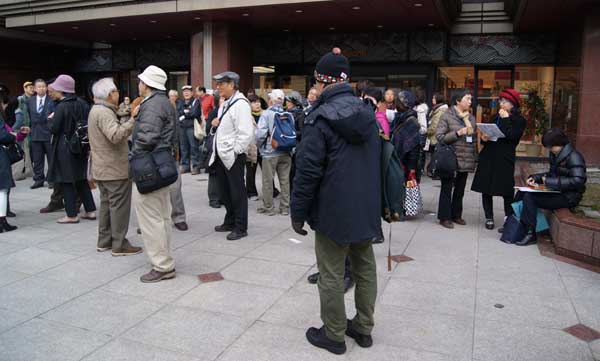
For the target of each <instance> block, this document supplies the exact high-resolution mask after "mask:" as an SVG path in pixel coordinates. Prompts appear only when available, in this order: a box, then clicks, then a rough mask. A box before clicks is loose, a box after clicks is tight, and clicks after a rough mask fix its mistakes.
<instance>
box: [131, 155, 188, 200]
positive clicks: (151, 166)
mask: <svg viewBox="0 0 600 361" xmlns="http://www.w3.org/2000/svg"><path fill="white" fill-rule="evenodd" d="M129 172H130V174H131V177H132V179H133V182H134V183H135V185H136V187H137V189H138V192H140V193H141V194H147V193H150V192H154V191H156V190H158V189H161V188H164V187H167V186H169V185H171V184H173V183H175V181H177V178H178V177H179V172H177V165H176V163H175V159H173V154H172V153H171V149H170V147H165V148H158V149H155V150H154V151H152V152H150V153H142V154H136V155H134V156H133V157H132V158H131V159H130V161H129Z"/></svg>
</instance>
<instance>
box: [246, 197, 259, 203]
mask: <svg viewBox="0 0 600 361" xmlns="http://www.w3.org/2000/svg"><path fill="white" fill-rule="evenodd" d="M248 199H249V200H251V201H253V202H256V201H258V200H259V199H260V198H258V196H250V197H248Z"/></svg>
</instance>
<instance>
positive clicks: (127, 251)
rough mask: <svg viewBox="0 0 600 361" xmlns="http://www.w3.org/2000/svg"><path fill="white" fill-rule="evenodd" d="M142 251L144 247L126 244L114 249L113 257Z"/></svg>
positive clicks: (131, 254)
mask: <svg viewBox="0 0 600 361" xmlns="http://www.w3.org/2000/svg"><path fill="white" fill-rule="evenodd" d="M139 253H142V247H135V246H125V247H121V249H118V250H114V251H112V253H111V254H112V255H113V257H118V256H133V255H134V254H139Z"/></svg>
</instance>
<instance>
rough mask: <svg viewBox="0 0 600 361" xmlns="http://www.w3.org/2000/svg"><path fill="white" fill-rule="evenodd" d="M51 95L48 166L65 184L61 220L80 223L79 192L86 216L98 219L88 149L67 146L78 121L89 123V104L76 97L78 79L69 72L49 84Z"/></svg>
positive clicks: (51, 174) (54, 177)
mask: <svg viewBox="0 0 600 361" xmlns="http://www.w3.org/2000/svg"><path fill="white" fill-rule="evenodd" d="M48 88H49V89H50V91H51V92H50V96H51V97H52V98H53V100H54V101H55V102H56V103H57V104H56V107H55V109H54V115H53V117H52V120H51V122H50V132H51V133H52V154H53V157H52V162H51V163H50V166H49V171H48V179H49V180H50V181H51V182H54V183H57V184H59V186H60V187H62V190H63V192H64V197H65V210H66V212H67V216H66V217H64V218H61V219H59V220H58V223H78V222H79V218H78V217H77V213H78V209H76V206H75V204H76V195H79V197H80V199H81V201H82V203H83V206H84V208H85V212H86V213H85V214H84V215H83V216H82V218H84V219H96V215H95V213H94V212H95V211H96V205H95V204H94V198H93V197H92V191H91V190H90V187H89V184H88V182H87V165H88V159H87V156H88V154H87V152H86V151H83V152H81V153H80V154H73V152H72V151H70V150H69V147H68V146H67V142H68V141H69V140H70V139H72V137H73V136H74V134H75V130H76V128H77V123H80V124H87V115H88V113H89V106H88V105H87V104H86V103H85V102H84V101H83V100H80V99H79V98H77V96H75V94H74V93H75V80H74V79H73V78H71V77H70V76H68V75H59V76H58V77H57V78H56V80H55V81H54V83H52V84H50V85H49V86H48Z"/></svg>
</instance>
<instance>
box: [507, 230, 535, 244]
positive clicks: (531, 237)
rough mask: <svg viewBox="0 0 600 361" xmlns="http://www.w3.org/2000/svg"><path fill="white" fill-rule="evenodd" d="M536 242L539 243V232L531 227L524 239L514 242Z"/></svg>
mask: <svg viewBox="0 0 600 361" xmlns="http://www.w3.org/2000/svg"><path fill="white" fill-rule="evenodd" d="M535 243H537V234H536V233H535V230H534V229H530V230H529V231H528V232H527V234H526V235H525V237H523V239H522V240H520V241H518V242H515V243H513V244H515V245H517V246H529V245H530V244H535Z"/></svg>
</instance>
